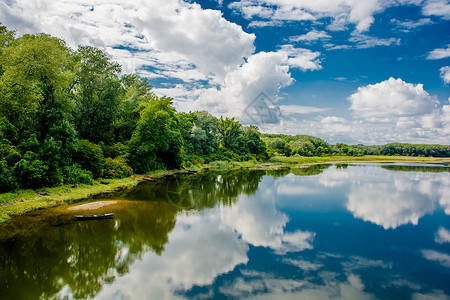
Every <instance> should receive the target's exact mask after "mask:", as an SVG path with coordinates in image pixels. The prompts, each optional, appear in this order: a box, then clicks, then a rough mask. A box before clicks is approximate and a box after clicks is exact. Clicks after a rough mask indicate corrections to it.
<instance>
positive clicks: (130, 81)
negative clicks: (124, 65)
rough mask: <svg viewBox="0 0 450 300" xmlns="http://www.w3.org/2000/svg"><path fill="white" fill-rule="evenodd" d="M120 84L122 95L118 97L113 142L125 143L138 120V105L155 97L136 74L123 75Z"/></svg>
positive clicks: (144, 81)
mask: <svg viewBox="0 0 450 300" xmlns="http://www.w3.org/2000/svg"><path fill="white" fill-rule="evenodd" d="M120 84H121V88H122V93H121V95H120V97H119V104H118V107H117V116H116V118H115V120H114V123H113V130H114V138H115V141H116V142H121V143H125V142H126V141H128V140H130V139H131V136H132V135H133V130H134V129H135V128H136V124H137V122H138V120H139V111H138V108H139V105H140V104H141V103H148V102H150V101H151V100H153V99H155V98H156V96H155V94H154V93H153V92H152V89H151V87H150V85H149V83H148V81H147V80H145V79H143V78H141V77H139V76H138V75H136V74H127V75H123V76H122V78H121V79H120Z"/></svg>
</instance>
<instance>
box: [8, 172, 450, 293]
mask: <svg viewBox="0 0 450 300" xmlns="http://www.w3.org/2000/svg"><path fill="white" fill-rule="evenodd" d="M404 171H405V170H404V169H401V170H396V171H395V172H392V170H388V169H386V168H381V167H380V166H379V165H371V166H358V165H338V166H331V165H323V166H314V167H310V168H292V169H285V170H281V171H268V172H265V171H257V172H251V171H246V170H242V171H231V172H225V173H208V174H204V175H195V176H185V177H182V178H177V179H176V180H175V179H172V180H167V181H162V182H159V183H156V184H155V183H146V184H142V185H140V186H138V188H136V189H134V190H131V191H124V192H123V193H120V194H116V195H113V196H111V198H114V199H115V200H117V204H116V205H114V206H111V207H109V208H108V209H112V210H113V211H114V212H115V216H116V218H115V219H114V220H103V221H93V222H74V221H72V219H71V217H72V216H71V214H69V213H65V214H64V213H59V215H57V216H55V217H52V218H50V217H49V218H50V221H48V222H47V223H45V222H41V223H42V224H41V225H40V226H41V227H39V226H36V228H38V229H36V228H35V229H33V230H32V231H29V232H28V233H25V232H27V230H25V229H22V230H20V232H21V234H20V235H15V236H10V237H9V238H4V239H3V240H2V241H0V257H1V258H2V259H1V261H0V282H1V283H2V285H1V286H0V299H65V298H66V299H71V298H76V299H86V298H95V299H186V298H195V299H200V298H209V299H211V298H214V299H230V298H233V299H234V298H249V299H376V298H379V299H448V295H449V294H450V286H449V284H448V282H447V281H448V278H449V276H450V233H449V230H448V228H450V219H449V216H448V214H449V213H448V210H449V208H450V205H449V204H450V202H448V201H449V200H448V199H449V198H448V196H449V195H450V194H449V191H450V190H449V186H450V177H449V175H450V174H449V173H448V172H434V171H433V172H422V171H420V170H419V171H413V172H404ZM303 175H305V176H303ZM49 211H51V210H49ZM445 213H447V215H446V214H445ZM49 215H51V214H49ZM425 216H429V217H428V218H425ZM422 220H425V221H422ZM11 224H13V223H11ZM407 224H412V225H414V226H405V225H407ZM16 225H17V226H19V225H18V224H16ZM2 226H3V225H0V230H2V228H6V227H4V226H3V227H2ZM10 226H11V225H10ZM412 262H413V263H412ZM24 287H26V288H24Z"/></svg>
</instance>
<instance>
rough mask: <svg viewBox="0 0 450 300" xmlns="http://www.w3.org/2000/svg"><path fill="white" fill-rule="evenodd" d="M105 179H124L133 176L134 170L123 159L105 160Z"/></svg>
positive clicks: (109, 158)
mask: <svg viewBox="0 0 450 300" xmlns="http://www.w3.org/2000/svg"><path fill="white" fill-rule="evenodd" d="M104 168H105V174H104V177H105V178H122V177H126V176H130V175H131V174H133V169H132V168H131V167H130V166H128V165H127V162H126V161H125V159H124V158H123V157H117V158H111V157H108V158H106V159H105V166H104Z"/></svg>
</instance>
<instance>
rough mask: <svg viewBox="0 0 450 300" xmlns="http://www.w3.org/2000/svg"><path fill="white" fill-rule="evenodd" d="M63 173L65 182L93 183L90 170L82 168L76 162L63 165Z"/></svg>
mask: <svg viewBox="0 0 450 300" xmlns="http://www.w3.org/2000/svg"><path fill="white" fill-rule="evenodd" d="M63 175H64V183H65V184H79V183H85V184H93V183H94V180H93V179H92V172H91V171H88V170H85V169H82V168H81V166H80V165H78V164H74V165H71V166H66V167H64V170H63Z"/></svg>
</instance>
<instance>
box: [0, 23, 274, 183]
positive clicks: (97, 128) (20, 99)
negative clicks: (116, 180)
mask: <svg viewBox="0 0 450 300" xmlns="http://www.w3.org/2000/svg"><path fill="white" fill-rule="evenodd" d="M267 158H268V154H267V149H266V146H265V143H264V141H263V140H262V139H261V134H260V132H259V130H258V128H257V127H256V126H252V125H250V126H243V125H242V124H241V123H240V122H238V121H237V120H236V119H234V118H220V119H218V118H216V117H214V116H212V115H211V114H209V113H208V112H206V111H195V112H190V113H179V112H177V111H176V110H175V108H174V107H173V103H172V99H171V98H169V97H158V96H157V95H155V94H154V93H153V91H152V88H151V86H150V85H149V83H148V81H147V80H145V79H143V78H141V77H139V76H138V75H136V74H125V75H121V66H120V65H119V64H118V63H116V62H113V61H111V60H110V59H109V58H108V57H107V55H106V54H105V53H104V52H102V51H101V50H99V49H97V48H94V47H90V46H79V47H78V49H77V50H76V51H74V50H72V49H71V48H69V47H68V46H67V44H66V43H65V41H64V40H62V39H59V38H55V37H52V36H50V35H47V34H43V33H41V34H26V35H23V36H21V37H18V38H17V37H16V36H15V33H14V32H13V31H10V30H8V29H7V28H6V27H5V26H1V24H0V191H10V190H14V189H17V188H38V187H43V186H54V185H61V184H75V183H92V182H93V180H94V179H96V178H113V177H123V176H127V175H128V176H129V175H131V174H132V173H133V172H134V173H138V174H144V173H147V172H149V171H151V170H155V169H174V168H180V167H183V166H185V167H187V166H190V165H192V164H199V163H208V162H210V161H212V160H217V159H221V160H237V161H244V160H250V159H255V160H264V159H267Z"/></svg>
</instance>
